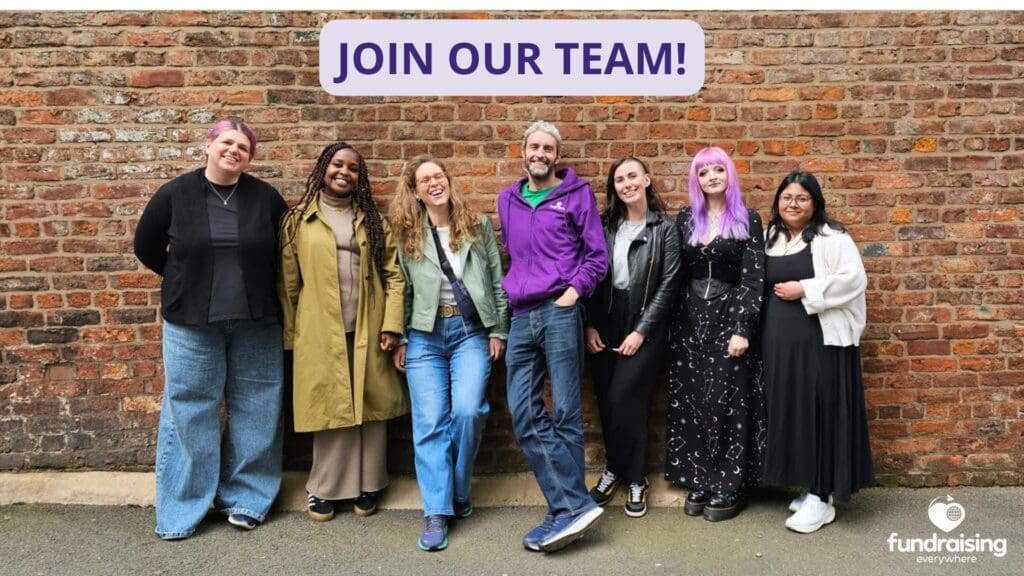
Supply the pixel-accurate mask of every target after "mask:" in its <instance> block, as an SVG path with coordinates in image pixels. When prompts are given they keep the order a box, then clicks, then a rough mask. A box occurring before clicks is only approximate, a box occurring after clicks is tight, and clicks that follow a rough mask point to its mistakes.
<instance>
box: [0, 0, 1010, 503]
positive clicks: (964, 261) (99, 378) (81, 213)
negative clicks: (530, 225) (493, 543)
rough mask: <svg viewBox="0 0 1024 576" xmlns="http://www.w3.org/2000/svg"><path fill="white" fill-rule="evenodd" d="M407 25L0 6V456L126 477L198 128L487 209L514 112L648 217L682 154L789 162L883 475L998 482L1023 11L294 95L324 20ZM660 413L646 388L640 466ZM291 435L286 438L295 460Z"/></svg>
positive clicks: (765, 18)
mask: <svg viewBox="0 0 1024 576" xmlns="http://www.w3.org/2000/svg"><path fill="white" fill-rule="evenodd" d="M418 16H421V15H418V14H405V13H403V14H400V15H397V14H373V15H369V16H367V15H356V14H351V13H335V14H312V13H297V12H296V13H293V12H278V13H248V12H231V13H206V12H104V13H87V12H46V13H27V12H23V13H18V12H0V162H2V173H0V214H2V220H0V345H2V352H0V470H17V469H25V468H50V467H53V468H81V467H89V468H145V467H148V466H150V465H152V462H153V456H154V441H155V428H156V424H157V420H158V417H159V410H160V394H161V390H162V378H163V372H162V367H161V362H160V354H161V350H160V325H159V319H158V314H157V311H156V310H157V305H158V298H159V290H158V288H159V278H157V277H156V276H155V275H154V274H151V273H149V272H148V271H146V270H144V269H142V268H141V266H140V265H139V264H138V263H137V262H136V260H135V259H134V257H133V256H132V251H131V244H132V233H133V230H134V226H135V223H136V222H137V220H138V217H139V214H140V211H141V210H142V208H143V207H144V206H145V204H146V202H147V200H148V199H149V198H150V196H151V195H152V193H153V192H154V191H155V190H156V188H157V187H158V186H159V185H160V184H161V183H163V182H164V181H166V180H167V179H169V178H171V177H173V176H176V175H178V174H180V173H182V172H183V171H186V170H189V169H191V168H194V167H197V166H199V165H200V164H201V163H202V161H203V147H202V138H203V136H204V131H205V130H206V128H207V127H208V125H209V124H210V122H211V121H212V120H214V119H215V118H217V117H219V116H221V115H225V114H234V115H239V116H242V117H244V118H245V119H246V120H247V121H248V122H249V123H251V124H252V125H253V126H254V127H255V129H256V132H257V134H258V136H259V138H260V139H261V143H260V146H259V156H258V158H257V159H256V161H255V165H254V168H253V172H254V173H255V174H256V175H258V176H260V177H263V178H265V179H267V180H268V181H270V182H271V183H273V184H274V185H275V186H277V187H278V189H280V190H281V191H282V192H283V193H285V194H286V195H288V196H289V197H291V198H293V199H294V198H295V197H296V196H297V194H298V192H299V189H300V187H301V182H302V180H303V179H304V178H305V174H306V172H307V171H308V169H309V168H310V166H311V164H312V159H313V158H314V156H315V154H316V153H317V152H318V151H319V149H320V148H321V147H322V146H323V145H324V144H325V143H326V142H329V141H332V140H335V139H344V140H347V141H349V142H352V143H354V144H355V145H356V146H357V147H358V148H359V149H360V150H362V151H363V152H364V154H365V155H366V156H367V157H368V158H369V159H370V168H371V174H372V177H373V179H374V182H375V193H376V194H377V195H378V197H379V198H380V200H381V204H382V206H386V203H387V198H388V196H389V195H390V194H391V193H392V192H393V190H394V187H395V180H396V176H397V174H398V173H399V171H400V170H401V167H402V162H403V159H406V158H410V157H412V156H414V155H416V154H419V153H422V152H430V153H432V154H434V155H435V156H438V157H441V158H444V159H445V160H446V161H447V163H448V165H449V167H450V168H451V169H452V170H453V172H454V174H455V178H456V185H457V186H459V187H460V188H461V189H462V191H464V192H466V193H468V195H469V196H470V198H471V201H472V204H473V205H474V206H475V207H477V208H479V209H481V210H483V211H486V212H489V213H492V214H493V212H494V209H495V208H494V200H495V196H496V194H497V191H498V190H499V189H500V188H501V187H502V186H503V185H505V184H507V183H508V182H509V181H510V180H511V179H513V178H514V177H516V176H518V175H519V174H520V163H519V160H518V159H517V158H518V154H519V151H520V146H519V143H518V140H519V137H520V134H521V133H522V130H523V128H524V127H525V126H527V125H528V124H529V123H530V122H531V121H533V120H535V119H549V120H552V121H555V122H557V123H558V125H559V126H560V127H561V129H562V134H563V135H564V136H565V138H566V145H565V147H564V148H565V149H564V154H563V155H564V157H565V159H566V162H568V163H570V164H572V165H573V166H575V167H576V168H577V170H578V172H580V173H581V174H582V175H583V176H584V177H586V178H589V179H591V182H592V183H593V185H594V187H595V190H596V191H598V193H603V189H604V185H603V174H604V171H605V170H606V169H607V167H608V165H609V164H610V163H611V162H612V161H613V160H614V159H615V158H618V157H620V156H622V155H626V154H634V155H636V156H639V157H641V158H645V159H647V160H648V161H649V162H650V164H651V165H652V168H653V171H654V174H655V177H656V178H655V179H656V181H657V183H658V185H660V187H661V189H662V190H663V191H664V192H666V193H667V196H668V198H669V199H670V200H671V204H672V208H673V213H674V211H675V210H677V209H678V208H679V207H680V206H682V205H683V203H684V201H685V200H684V193H683V192H684V190H685V175H686V170H687V168H688V161H689V158H690V157H691V156H692V154H693V153H694V152H695V151H696V150H697V149H699V148H700V147H701V146H704V145H707V144H717V145H720V146H723V147H725V148H726V149H728V150H730V151H732V152H733V155H734V158H735V160H736V162H737V165H738V166H739V168H740V171H741V172H742V175H743V183H744V189H745V190H746V191H747V193H748V198H749V201H750V203H751V204H752V205H753V206H755V207H757V208H759V209H760V210H761V213H762V215H763V216H767V213H768V203H769V201H770V198H771V196H772V194H773V193H774V187H775V184H776V183H777V182H778V181H779V179H780V177H781V176H782V175H784V174H785V173H786V172H787V171H789V170H791V169H794V168H797V167H802V168H804V169H807V170H811V171H813V172H815V173H817V174H818V175H819V176H821V177H822V180H823V183H824V185H825V186H826V189H827V190H826V192H827V198H828V201H829V203H830V206H831V207H832V210H833V212H834V214H835V215H836V216H837V217H839V219H840V220H842V221H843V222H844V223H846V224H848V225H849V227H850V229H851V230H852V233H853V235H854V237H855V238H856V240H857V241H858V244H859V246H860V248H861V251H862V254H863V256H864V261H865V265H866V266H867V269H868V274H869V282H870V284H869V291H868V303H869V304H868V306H869V325H868V328H867V333H866V338H865V340H864V342H863V346H862V351H863V354H864V371H865V382H866V385H867V401H868V412H869V414H868V416H869V420H870V430H871V437H872V447H873V449H874V453H875V461H876V467H877V471H878V472H879V474H880V476H881V478H882V480H883V481H884V482H885V483H887V484H905V485H913V486H920V485H944V484H950V485H954V484H975V485H989V484H1020V483H1021V482H1022V478H1024V353H1022V350H1024V290H1022V286H1024V273H1022V270H1024V213H1022V211H1024V79H1022V78H1024V13H1022V12H880V13H855V12H828V13H799V12H747V13H741V12H730V13H716V12H705V13H675V14H673V13H653V14H647V15H644V14H628V13H616V14H615V15H614V17H617V18H627V17H658V18H673V17H674V18H689V19H693V20H695V21H696V22H697V23H699V24H700V25H701V26H702V27H703V28H704V30H705V32H706V35H707V36H706V43H707V77H706V82H705V87H704V88H703V89H702V90H701V91H700V92H699V93H698V94H696V95H694V96H691V97H679V98H622V97H572V98H546V97H545V98H541V97H531V98H493V97H487V96H481V97H474V98H436V97H420V98H337V97H333V96H330V95H328V94H327V93H326V92H325V91H323V90H322V89H321V88H320V86H319V84H318V82H319V81H318V72H317V63H318V35H319V30H320V28H321V26H322V25H323V24H324V23H326V22H328V21H330V20H333V19H338V18H357V17H375V18H393V17H402V18H412V17H418ZM422 16H424V17H432V18H433V17H459V18H489V17H500V18H503V17H509V16H510V15H509V14H488V13H455V14H442V13H430V14H424V15H422ZM516 16H517V17H546V16H558V17H567V16H568V17H577V18H592V17H595V15H594V14H593V13H578V14H573V13H568V14H566V13H560V14H557V15H556V14H535V15H532V14H531V15H527V14H517V15H516ZM637 81H638V82H639V81H641V80H637ZM428 91H429V89H428ZM481 92H482V93H486V92H487V89H486V86H481ZM503 378H504V371H503V370H502V369H500V368H499V369H497V370H496V373H495V375H494V378H493V380H494V381H493V382H492V386H491V388H490V397H491V400H492V405H493V412H492V417H491V420H490V422H489V425H488V429H487V432H486V439H485V443H484V446H483V449H482V451H481V455H480V470H481V471H482V472H498V471H505V470H510V469H520V468H522V467H523V460H522V459H521V458H520V456H519V454H518V450H517V449H516V447H515V442H514V440H513V438H512V435H511V426H510V421H509V417H508V413H507V409H506V405H505V400H504V393H503V384H502V382H503ZM584 396H585V397H586V398H587V401H586V413H585V418H586V428H587V453H588V459H589V462H590V463H591V464H592V465H593V466H599V465H600V464H601V463H602V460H603V454H602V452H603V449H602V448H601V443H600V430H599V427H598V425H597V421H596V410H595V406H594V402H593V398H592V392H591V390H590V389H589V387H587V388H586V389H585V390H584ZM664 403H665V400H664V393H663V391H662V395H661V396H660V397H659V400H658V408H657V410H656V414H655V418H654V421H653V422H652V427H653V428H652V432H653V435H652V454H651V455H652V460H653V462H652V467H654V468H657V467H658V466H659V463H660V459H661V457H662V456H661V447H660V443H661V441H662V438H663V426H664V416H663V414H664ZM394 431H395V434H393V435H392V440H391V445H392V448H393V450H392V461H393V464H394V466H393V468H394V469H396V470H406V471H407V470H409V469H411V457H410V452H411V448H410V445H409V444H410V442H409V433H408V423H407V422H399V423H398V424H397V425H396V426H395V427H394ZM305 441H306V439H303V438H292V440H291V442H290V450H291V451H292V454H291V456H292V460H293V463H294V462H300V463H301V461H302V460H303V458H304V455H303V454H302V451H303V448H304V445H303V443H304V442H305Z"/></svg>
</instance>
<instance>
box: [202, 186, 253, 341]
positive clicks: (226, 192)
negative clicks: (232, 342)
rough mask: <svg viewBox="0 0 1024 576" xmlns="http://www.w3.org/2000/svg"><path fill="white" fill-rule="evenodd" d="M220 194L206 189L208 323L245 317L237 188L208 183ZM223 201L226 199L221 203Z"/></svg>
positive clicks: (245, 298) (247, 310)
mask: <svg viewBox="0 0 1024 576" xmlns="http://www.w3.org/2000/svg"><path fill="white" fill-rule="evenodd" d="M208 184H209V185H211V186H213V187H214V188H215V189H216V190H217V192H218V193H219V194H220V196H218V195H217V194H214V193H213V190H210V189H209V188H207V190H206V212H207V214H208V216H209V219H210V241H211V242H212V243H213V289H212V290H211V291H210V314H209V316H208V317H207V319H208V320H209V321H210V322H217V321H222V320H241V319H248V318H249V317H250V314H249V298H248V296H247V295H246V293H245V280H244V279H243V277H242V265H241V263H240V262H239V260H238V247H239V240H238V194H239V193H240V192H239V191H238V190H235V185H234V184H232V185H231V186H219V185H217V184H214V183H213V182H208ZM224 200H227V202H224Z"/></svg>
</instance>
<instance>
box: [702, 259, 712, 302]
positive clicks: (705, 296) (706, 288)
mask: <svg viewBox="0 0 1024 576" xmlns="http://www.w3.org/2000/svg"><path fill="white" fill-rule="evenodd" d="M710 293H711V260H708V285H707V286H706V287H705V288H704V299H705V300H707V299H708V294H710Z"/></svg>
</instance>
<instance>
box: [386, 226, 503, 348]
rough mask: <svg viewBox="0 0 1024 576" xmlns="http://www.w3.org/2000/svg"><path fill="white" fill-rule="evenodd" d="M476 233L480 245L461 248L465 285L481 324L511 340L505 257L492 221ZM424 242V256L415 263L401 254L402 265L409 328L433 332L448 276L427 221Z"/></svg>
mask: <svg viewBox="0 0 1024 576" xmlns="http://www.w3.org/2000/svg"><path fill="white" fill-rule="evenodd" d="M476 232H477V240H476V242H463V243H462V245H461V246H459V254H458V257H459V261H460V262H461V263H462V282H463V283H464V284H465V285H466V290H467V291H468V292H469V295H470V297H472V298H473V304H474V305H476V310H477V312H478V313H479V314H480V322H481V323H482V324H483V325H484V327H485V328H487V329H488V330H489V331H490V337H491V338H501V339H502V340H507V339H508V298H507V297H506V296H505V291H504V290H503V289H502V288H501V279H502V277H503V274H502V272H501V256H500V255H499V254H498V242H497V240H495V238H494V228H493V227H492V226H491V221H490V219H488V218H487V217H486V216H484V215H482V214H481V215H480V224H479V225H478V227H477V230H476ZM423 238H424V241H423V255H422V256H420V257H419V258H418V259H416V260H411V259H409V258H408V257H406V256H405V254H403V253H402V250H399V251H398V261H399V264H400V265H401V267H402V273H403V274H404V275H405V326H406V327H407V328H412V329H415V330H421V331H423V332H431V331H433V330H434V320H435V319H436V318H437V307H438V304H439V303H440V294H441V277H442V276H443V275H444V272H443V271H442V270H441V261H440V259H438V256H437V246H436V245H435V244H434V239H433V236H432V235H431V233H430V228H429V224H428V223H427V222H426V218H424V230H423Z"/></svg>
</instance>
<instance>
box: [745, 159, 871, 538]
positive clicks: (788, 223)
mask: <svg viewBox="0 0 1024 576" xmlns="http://www.w3.org/2000/svg"><path fill="white" fill-rule="evenodd" d="M767 235H768V240H767V243H766V246H767V249H766V253H767V255H768V259H767V262H766V269H767V272H766V281H767V283H768V285H769V286H770V287H771V291H770V292H769V293H768V294H767V295H766V300H765V306H764V315H763V317H762V329H763V334H762V338H761V345H762V355H763V359H764V387H765V403H766V405H767V412H768V435H767V441H766V446H765V458H764V474H763V482H764V483H765V484H768V485H775V486H791V485H797V486H801V487H803V488H804V489H805V490H806V491H805V492H804V493H803V494H802V495H801V496H800V497H798V498H796V499H795V500H793V502H791V503H790V510H791V511H793V512H794V514H793V515H792V516H790V517H789V518H788V519H787V520H786V527H787V528H789V529H790V530H793V531H796V532H802V533H810V532H814V531H816V530H818V529H819V528H821V527H822V526H824V525H825V524H828V523H830V522H832V521H833V520H834V519H835V508H834V507H833V498H834V499H835V500H840V501H846V500H849V499H850V494H851V493H854V492H857V490H858V489H859V488H862V487H868V486H874V485H875V477H874V470H873V468H872V463H871V446H870V444H869V443H868V433H867V422H866V417H865V414H864V385H863V382H862V381H861V372H860V348H858V345H859V342H860V336H861V333H862V332H863V331H864V325H865V317H866V311H865V305H864V291H865V289H866V287H867V278H866V276H865V273H864V264H863V263H862V262H861V259H860V253H859V252H858V251H857V246H856V245H855V244H854V243H853V239H851V238H850V235H849V234H848V233H847V232H846V230H845V229H844V228H843V226H842V225H841V224H839V223H838V222H836V221H835V220H833V219H832V218H830V217H829V215H828V213H827V212H826V211H825V197H824V195H822V193H821V186H820V185H819V184H818V180H817V179H816V178H815V177H814V175H812V174H810V173H808V172H799V171H797V172H791V173H790V174H789V175H788V176H786V177H785V179H783V180H782V182H781V183H780V184H779V187H778V190H776V192H775V201H774V202H773V203H772V219H771V221H770V222H769V223H768V234H767Z"/></svg>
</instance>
